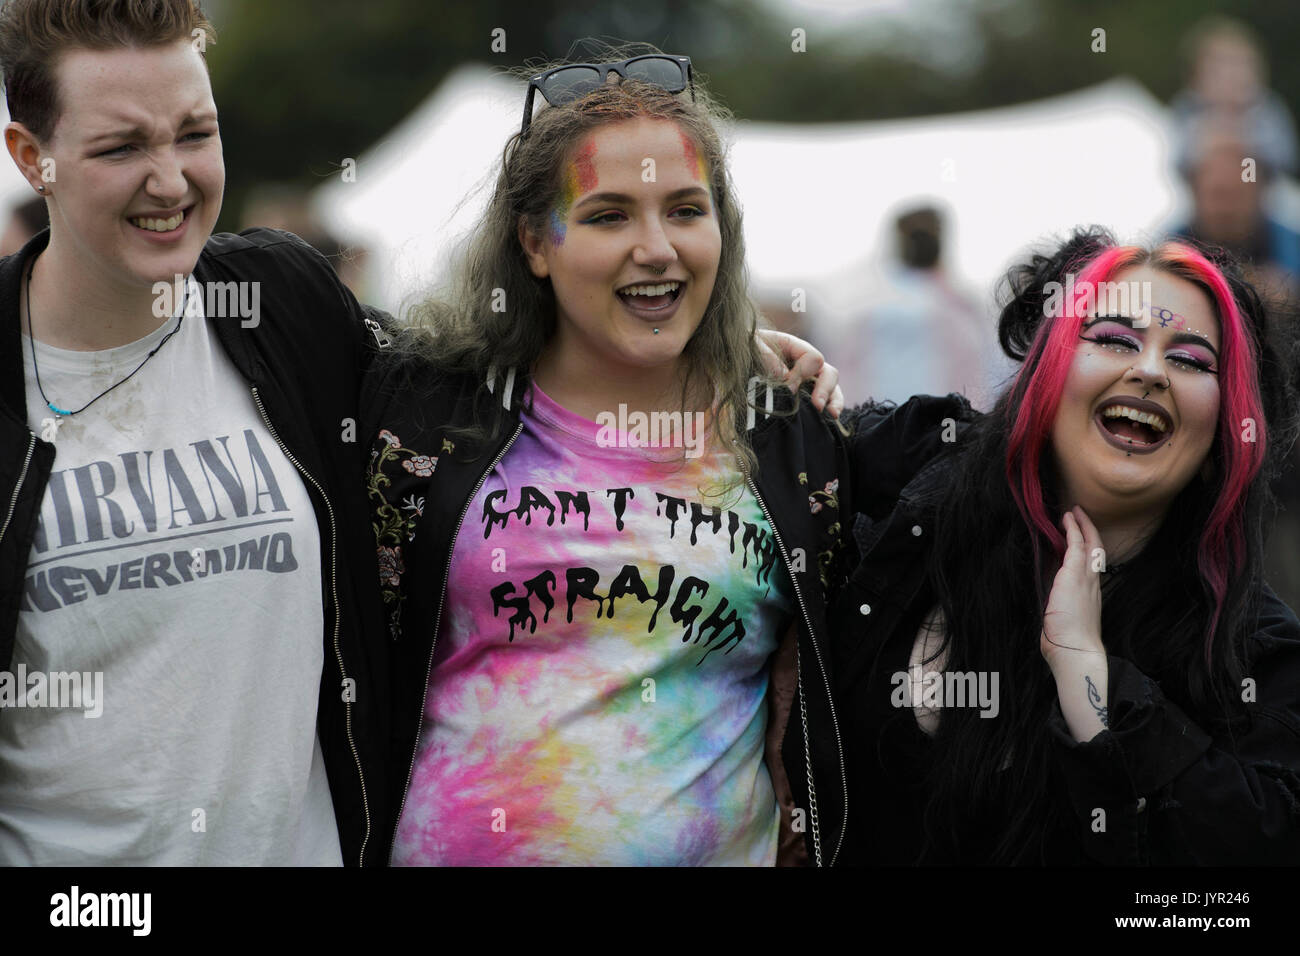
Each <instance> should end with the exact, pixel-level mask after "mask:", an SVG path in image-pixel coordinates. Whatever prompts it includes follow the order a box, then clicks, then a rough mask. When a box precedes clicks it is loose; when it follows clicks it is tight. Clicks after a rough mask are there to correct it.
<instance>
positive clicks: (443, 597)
mask: <svg viewBox="0 0 1300 956" xmlns="http://www.w3.org/2000/svg"><path fill="white" fill-rule="evenodd" d="M523 430H524V423H523V422H520V423H519V424H518V425H517V426H516V427H515V433H514V434H513V435H511V436H510V440H509V441H507V442H506V443H505V445H504V446H503V447H502V449H501V450H500V451H499V452H497V456H496V458H494V459H492V464H490V465H488V467H487V471H485V472H483V474H482V475H480V476H479V479H478V484H476V485H475V486H474V490H473V491H471V492H470V494H469V497H468V498H466V499H465V507H464V508H462V509H461V512H460V520H458V521H457V522H456V530H455V531H454V532H453V533H452V536H451V546H450V547H449V548H448V549H447V566H446V568H445V569H444V571H443V573H442V590H441V592H439V596H438V613H437V615H436V616H435V617H434V619H433V643H431V644H430V645H429V665H428V667H426V668H425V672H424V695H423V696H422V697H421V698H420V722H419V724H417V725H416V728H415V750H414V751H412V752H411V765H410V767H408V768H407V770H406V785H405V786H404V787H402V804H401V806H399V807H398V808H397V819H396V820H394V821H393V838H392V840H391V841H390V842H389V847H388V865H389V866H392V865H393V853H394V851H395V850H396V849H397V828H398V827H399V826H400V825H401V823H402V814H403V813H404V812H405V811H406V798H407V796H409V795H410V792H411V777H412V776H413V775H414V774H415V758H416V756H417V755H418V754H419V752H420V733H421V732H422V731H423V730H424V707H425V704H427V703H428V702H429V678H430V677H431V676H432V675H433V652H434V650H435V649H436V648H437V646H438V630H439V628H441V627H442V609H443V606H444V605H445V604H446V602H447V582H448V581H450V580H451V556H452V552H454V551H455V550H456V539H457V538H459V537H460V528H461V525H463V524H464V523H465V516H466V515H467V514H469V506H470V505H472V504H473V503H474V497H475V496H476V495H477V494H478V493H479V489H481V488H482V487H483V483H484V482H485V481H487V480H488V475H490V474H492V470H493V469H494V468H496V466H497V465H499V464H501V459H502V458H504V457H505V456H506V452H508V451H509V450H510V446H511V445H513V444H514V443H515V439H516V438H518V437H519V433H520V432H522V431H523Z"/></svg>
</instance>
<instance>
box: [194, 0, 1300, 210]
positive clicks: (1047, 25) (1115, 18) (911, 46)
mask: <svg viewBox="0 0 1300 956" xmlns="http://www.w3.org/2000/svg"><path fill="white" fill-rule="evenodd" d="M1296 9H1297V8H1296V6H1295V4H1294V0H1141V2H1139V3H1133V2H1131V0H1098V2H1093V3H1089V4H1087V5H1084V4H1079V3H1075V2H1072V0H966V2H964V3H956V4H954V6H953V10H954V13H953V15H952V16H951V17H948V16H945V17H943V18H938V17H936V22H934V23H930V22H928V21H927V20H925V19H918V18H916V17H912V19H911V20H906V19H903V20H900V19H899V18H897V17H892V18H882V17H871V18H864V19H863V20H862V21H860V22H859V23H857V24H855V25H854V26H852V27H851V28H842V29H836V30H829V29H823V30H820V31H819V30H818V29H817V28H815V27H812V26H810V25H806V24H802V23H801V22H800V19H801V17H800V16H799V15H796V14H795V13H793V12H788V11H787V10H786V9H783V8H782V6H781V4H780V2H779V0H767V2H766V3H758V2H756V0H658V2H656V3H653V4H627V3H625V2H611V3H606V4H595V5H593V4H592V3H591V2H590V0H475V2H470V0H450V2H442V3H429V2H427V0H365V2H364V3H362V2H357V3H350V2H343V0H327V2H321V0H274V2H270V3H264V2H254V0H216V2H215V3H214V4H213V10H214V15H215V17H216V25H217V30H218V33H219V42H218V43H217V44H216V45H215V46H214V47H213V48H212V49H211V51H210V54H209V56H210V60H211V63H212V72H213V83H214V86H215V88H216V95H217V102H218V103H219V104H220V106H221V114H222V120H221V121H222V136H223V139H224V140H225V147H226V153H227V159H228V167H229V168H228V177H229V180H228V182H229V186H228V198H227V205H226V211H225V212H224V213H223V217H222V228H231V227H232V226H233V225H234V224H235V223H237V222H238V216H239V211H240V207H241V206H242V204H243V201H244V198H245V196H246V195H247V192H248V190H249V188H250V186H252V185H255V184H257V183H261V182H266V181H281V182H294V183H298V184H300V185H305V186H310V185H313V184H315V183H317V182H319V181H321V180H322V179H323V178H324V177H326V176H328V175H331V174H332V173H333V172H334V171H335V170H337V168H338V166H339V163H340V162H341V161H342V160H343V158H344V157H348V156H353V157H355V156H358V155H360V154H361V153H362V152H363V151H364V150H365V149H367V148H368V147H369V146H371V145H372V144H374V143H375V142H376V141H377V140H379V139H381V138H382V137H383V136H384V134H385V133H386V132H387V131H388V130H389V129H391V128H392V127H393V126H394V125H395V124H396V123H398V122H400V120H401V119H402V118H403V117H404V116H406V115H407V113H409V112H410V111H411V110H412V109H414V108H415V107H416V106H417V105H418V104H419V103H420V102H421V101H422V100H423V99H424V98H425V97H426V96H427V95H428V94H429V93H430V92H431V91H432V90H433V89H434V88H435V87H436V86H437V84H438V83H439V81H440V80H441V79H442V78H443V77H444V76H445V75H446V74H447V72H448V71H450V70H451V69H453V68H454V67H456V66H457V65H458V64H460V63H461V62H464V61H469V60H475V61H480V62H487V63H491V64H496V65H500V66H502V67H514V66H518V65H520V64H522V63H524V62H525V61H528V60H532V59H535V58H539V57H543V58H552V57H560V56H564V55H566V54H567V53H568V52H569V51H570V48H571V47H572V45H573V43H574V41H576V40H579V39H581V38H584V37H593V36H606V37H622V38H626V39H635V40H646V41H649V42H652V43H655V44H656V45H658V46H659V47H660V48H661V49H664V50H666V51H669V52H677V53H686V54H689V55H690V56H691V58H692V59H693V60H694V61H695V62H696V64H697V66H698V67H699V68H700V69H701V70H703V71H704V72H705V73H706V74H707V76H708V77H709V79H710V82H711V85H712V88H713V90H714V91H715V92H716V93H717V94H718V95H719V96H721V98H722V99H723V101H724V102H726V103H727V104H728V105H729V106H730V107H731V108H732V109H733V110H734V111H735V112H736V113H737V115H739V116H741V117H744V118H747V119H763V120H783V121H795V122H798V121H804V122H834V121H843V120H855V119H856V120H866V119H884V118H893V117H903V116H915V115H925V114H934V113H948V112H956V111H961V110H970V109H981V108H989V107H995V106H1004V105H1008V104H1012V103H1017V102H1023V101H1026V100H1033V99H1039V98H1041V97H1044V96H1051V95H1055V94H1059V93H1064V92H1068V91H1070V90H1073V89H1078V88H1080V87H1084V86H1089V85H1091V84H1094V83H1099V82H1102V81H1104V80H1106V79H1109V78H1111V77H1114V76H1120V75H1129V76H1133V77H1135V78H1137V79H1138V80H1140V81H1141V82H1143V83H1144V84H1145V85H1146V86H1147V87H1148V88H1149V89H1150V90H1151V91H1152V92H1153V93H1154V94H1155V95H1157V96H1159V97H1160V98H1162V99H1165V100H1167V99H1168V98H1169V97H1170V96H1171V95H1172V94H1173V93H1174V92H1175V91H1176V90H1177V89H1178V88H1179V87H1180V86H1181V85H1182V83H1183V80H1184V77H1185V74H1186V64H1185V63H1184V61H1183V59H1182V56H1181V52H1182V51H1181V45H1180V41H1181V39H1182V37H1183V36H1184V35H1185V34H1186V33H1187V31H1188V30H1189V29H1190V28H1191V27H1192V25H1193V24H1194V23H1195V22H1196V21H1197V20H1198V19H1200V18H1201V17H1202V16H1204V15H1207V14H1211V13H1226V14H1229V15H1232V16H1235V17H1238V18H1239V19H1241V20H1244V21H1245V22H1247V23H1248V24H1250V25H1251V26H1253V27H1254V28H1255V29H1256V30H1258V31H1259V33H1260V35H1261V38H1262V40H1263V42H1264V44H1265V48H1266V52H1267V54H1268V58H1269V62H1270V68H1271V85H1272V86H1273V88H1274V89H1276V90H1277V91H1278V92H1279V93H1281V94H1282V96H1283V98H1284V99H1285V100H1286V101H1287V102H1288V103H1289V104H1292V105H1293V108H1294V105H1295V104H1297V102H1300V59H1297V58H1295V57H1294V56H1293V55H1292V50H1291V44H1292V43H1293V39H1294V37H1295V35H1296V27H1297V25H1298V23H1297V21H1298V20H1300V16H1298V15H1297V12H1296ZM940 20H941V21H942V22H939V21H940ZM798 26H808V28H809V29H810V31H811V32H810V34H809V36H808V39H807V52H805V53H795V52H793V51H792V49H791V30H792V29H794V28H795V27H798ZM497 27H500V28H503V29H504V30H505V31H506V52H505V53H493V52H492V50H491V43H492V31H493V30H494V29H495V28H497ZM1098 27H1100V28H1103V29H1105V31H1106V52H1105V53H1097V52H1093V50H1092V45H1093V44H1092V31H1093V30H1094V29H1095V28H1098Z"/></svg>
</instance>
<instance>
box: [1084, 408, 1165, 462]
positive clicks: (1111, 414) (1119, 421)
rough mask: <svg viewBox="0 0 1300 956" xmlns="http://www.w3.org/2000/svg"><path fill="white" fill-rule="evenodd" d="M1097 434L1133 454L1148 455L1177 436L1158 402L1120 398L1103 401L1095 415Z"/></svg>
mask: <svg viewBox="0 0 1300 956" xmlns="http://www.w3.org/2000/svg"><path fill="white" fill-rule="evenodd" d="M1093 421H1094V422H1096V425H1097V429H1098V431H1100V432H1101V436H1102V438H1104V439H1105V440H1106V441H1107V442H1109V443H1110V444H1111V445H1113V446H1115V447H1116V448H1118V449H1121V450H1122V451H1125V452H1128V453H1132V454H1148V453H1150V452H1153V451H1155V450H1156V449H1157V448H1159V447H1160V446H1161V445H1163V444H1165V443H1166V442H1167V441H1169V439H1170V438H1172V437H1173V434H1174V421H1173V418H1172V417H1171V416H1170V414H1169V413H1168V412H1167V411H1165V410H1164V409H1163V408H1161V407H1160V406H1159V405H1157V404H1156V403H1155V402H1149V401H1145V400H1144V399H1140V398H1130V397H1127V396H1119V397H1116V398H1111V399H1108V400H1107V401H1105V402H1103V403H1102V405H1101V407H1100V408H1098V409H1097V412H1096V414H1094V415H1093Z"/></svg>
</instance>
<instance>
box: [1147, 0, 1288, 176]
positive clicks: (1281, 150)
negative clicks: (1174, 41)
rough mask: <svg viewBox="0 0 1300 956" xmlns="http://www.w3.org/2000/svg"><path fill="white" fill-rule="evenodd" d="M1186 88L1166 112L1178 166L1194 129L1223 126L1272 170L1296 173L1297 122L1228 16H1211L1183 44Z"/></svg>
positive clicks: (1249, 39) (1246, 32)
mask: <svg viewBox="0 0 1300 956" xmlns="http://www.w3.org/2000/svg"><path fill="white" fill-rule="evenodd" d="M1183 46H1184V56H1185V59H1186V61H1187V65H1188V79H1187V86H1186V88H1184V89H1182V90H1180V91H1179V92H1178V93H1176V94H1175V95H1174V97H1173V99H1172V100H1171V101H1170V104H1169V107H1170V109H1171V110H1172V112H1173V119H1174V124H1175V127H1176V133H1177V136H1178V142H1177V143H1176V144H1175V149H1176V152H1177V153H1178V155H1179V159H1178V164H1179V165H1180V166H1182V165H1184V163H1185V161H1186V159H1187V157H1188V151H1189V149H1190V147H1191V146H1192V144H1193V142H1194V140H1195V139H1196V138H1197V135H1198V134H1197V129H1198V127H1201V128H1203V127H1205V126H1211V127H1212V126H1216V125H1220V124H1222V123H1224V122H1227V123H1228V124H1230V125H1233V126H1236V127H1237V128H1238V129H1239V130H1240V135H1241V136H1242V138H1243V139H1244V140H1245V141H1247V142H1249V143H1251V144H1253V146H1254V152H1252V153H1250V155H1252V156H1255V157H1256V158H1257V159H1259V160H1260V161H1261V162H1262V163H1266V164H1267V165H1268V166H1269V167H1270V168H1271V169H1273V170H1275V171H1277V172H1279V173H1283V174H1287V175H1291V174H1294V173H1295V169H1296V131H1295V121H1294V119H1293V118H1292V116H1291V111H1290V110H1289V109H1288V108H1287V105H1286V103H1285V102H1284V101H1283V100H1282V98H1281V97H1280V96H1278V95H1277V93H1275V92H1273V91H1272V90H1271V89H1269V88H1268V67H1267V64H1266V62H1265V60H1264V53H1263V49H1262V47H1261V45H1260V43H1259V40H1258V39H1257V37H1256V36H1255V33H1254V31H1253V30H1251V28H1250V27H1248V26H1247V25H1246V24H1244V23H1242V22H1240V21H1238V20H1233V19H1231V18H1228V17H1210V18H1207V19H1205V20H1202V21H1201V22H1200V23H1198V24H1197V25H1196V26H1195V27H1193V28H1192V30H1191V32H1190V33H1189V34H1188V36H1187V38H1186V39H1185V40H1184V44H1183Z"/></svg>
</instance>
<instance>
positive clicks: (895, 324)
mask: <svg viewBox="0 0 1300 956" xmlns="http://www.w3.org/2000/svg"><path fill="white" fill-rule="evenodd" d="M943 247H944V229H943V220H942V217H941V215H940V212H939V210H938V209H937V208H935V207H933V206H928V205H925V206H918V207H913V208H911V209H908V210H907V211H905V212H903V213H902V214H901V215H899V216H898V218H897V220H896V221H895V229H894V250H893V251H894V255H895V257H896V258H895V259H894V261H892V262H891V263H890V264H889V265H888V266H887V268H886V271H885V276H884V280H883V284H882V286H881V287H879V288H877V290H876V291H874V292H873V293H871V295H870V301H869V303H868V305H867V306H866V309H865V311H864V312H863V313H862V315H861V316H860V317H859V318H858V319H857V320H856V321H854V322H852V323H850V324H849V325H848V326H846V327H845V328H843V329H842V330H840V331H839V332H838V334H836V336H835V341H834V344H833V345H829V344H828V347H827V353H828V354H829V355H831V356H832V358H833V359H834V360H835V361H836V363H837V364H838V365H839V367H840V371H841V374H842V376H843V388H844V389H845V397H846V401H848V403H849V404H856V403H858V402H862V401H865V400H866V399H868V398H873V399H875V400H877V401H884V400H889V401H894V402H899V403H902V402H904V401H906V400H907V399H908V398H910V397H911V396H912V395H921V394H933V395H943V394H946V393H948V392H963V393H966V394H969V395H970V396H971V397H972V398H973V399H975V400H976V401H977V402H978V401H979V400H980V399H981V398H982V397H983V394H984V391H985V389H987V388H988V386H990V385H991V384H992V383H991V382H990V380H989V375H990V374H991V369H990V367H989V366H990V362H989V361H988V357H987V351H988V350H987V348H986V347H985V343H986V341H987V340H988V338H989V336H987V335H983V336H982V335H981V334H980V333H981V329H982V322H981V316H980V310H979V306H978V304H977V303H976V302H975V301H974V300H973V299H972V298H971V297H970V296H969V295H968V294H967V293H966V292H965V291H963V290H962V289H961V288H959V286H958V285H957V284H956V283H954V282H953V281H952V279H951V277H950V276H949V275H948V272H947V270H946V269H945V268H944V265H943Z"/></svg>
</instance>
